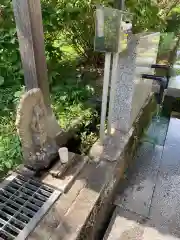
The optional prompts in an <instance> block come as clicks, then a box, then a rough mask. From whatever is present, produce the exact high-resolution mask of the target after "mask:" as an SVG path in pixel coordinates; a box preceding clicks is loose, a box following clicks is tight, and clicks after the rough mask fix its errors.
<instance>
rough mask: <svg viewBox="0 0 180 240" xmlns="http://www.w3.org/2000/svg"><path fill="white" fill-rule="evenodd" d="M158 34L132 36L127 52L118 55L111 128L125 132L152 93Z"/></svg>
mask: <svg viewBox="0 0 180 240" xmlns="http://www.w3.org/2000/svg"><path fill="white" fill-rule="evenodd" d="M159 37H160V34H159V33H152V34H147V35H146V34H145V35H141V34H138V35H133V36H132V37H131V40H130V41H129V43H128V49H127V51H124V52H122V53H120V54H119V62H118V70H117V71H118V73H117V78H116V82H115V94H114V97H113V98H114V99H113V101H112V106H110V108H112V116H111V119H112V122H111V128H112V129H116V130H121V131H123V132H128V131H129V129H130V128H131V127H132V125H133V123H134V121H135V119H136V117H137V116H138V114H139V112H140V109H141V108H142V106H143V105H144V103H145V101H146V99H147V98H148V96H149V95H150V93H151V90H152V80H147V79H142V77H141V76H142V74H152V73H153V71H154V70H153V69H151V65H152V64H155V63H156V57H157V51H158V44H159Z"/></svg>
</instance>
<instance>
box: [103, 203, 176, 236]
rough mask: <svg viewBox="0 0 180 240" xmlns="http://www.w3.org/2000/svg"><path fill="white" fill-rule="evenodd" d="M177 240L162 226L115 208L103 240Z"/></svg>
mask: <svg viewBox="0 0 180 240" xmlns="http://www.w3.org/2000/svg"><path fill="white" fill-rule="evenodd" d="M152 239H154V240H178V239H179V238H178V237H176V236H172V235H171V234H169V233H168V231H167V229H164V228H163V227H162V226H156V227H155V226H154V224H153V222H152V221H151V220H150V219H148V218H144V217H142V216H141V215H138V214H136V213H134V212H131V211H128V210H125V209H123V208H120V207H117V208H116V210H115V211H114V214H113V217H112V220H111V223H110V225H109V227H108V230H107V232H106V234H105V236H104V238H103V240H152Z"/></svg>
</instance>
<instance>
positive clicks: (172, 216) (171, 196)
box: [104, 117, 180, 240]
mask: <svg viewBox="0 0 180 240" xmlns="http://www.w3.org/2000/svg"><path fill="white" fill-rule="evenodd" d="M152 124H154V123H152ZM158 124H159V125H158V126H159V129H158V127H157V125H156V126H155V127H154V132H152V131H153V130H152V129H153V127H152V126H151V130H150V132H147V135H148V136H147V137H146V138H145V139H143V143H142V144H141V146H140V148H139V150H138V152H137V154H136V166H134V167H133V169H132V170H131V172H130V173H129V174H128V176H129V179H128V180H127V187H125V189H124V191H123V192H121V193H120V192H119V194H118V195H117V199H116V201H115V205H116V209H115V211H114V214H113V217H112V219H111V222H110V224H109V227H108V229H107V232H106V234H105V237H104V240H149V239H151V240H161V239H162V240H175V239H180V119H178V118H175V117H172V118H171V119H170V122H169V126H168V121H165V119H163V121H162V122H160V123H158ZM166 129H168V131H166ZM166 132H167V135H166ZM148 137H149V141H148ZM154 139H156V141H154ZM119 188H121V186H120V187H119Z"/></svg>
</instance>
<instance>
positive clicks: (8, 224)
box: [0, 175, 61, 240]
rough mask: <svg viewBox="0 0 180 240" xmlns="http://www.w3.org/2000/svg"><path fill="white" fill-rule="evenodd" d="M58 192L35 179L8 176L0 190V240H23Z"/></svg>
mask: <svg viewBox="0 0 180 240" xmlns="http://www.w3.org/2000/svg"><path fill="white" fill-rule="evenodd" d="M60 194H61V192H60V191H58V190H54V189H53V188H51V187H49V186H47V185H44V184H42V183H40V182H38V181H36V180H35V179H26V178H25V177H23V176H21V175H18V176H10V177H9V178H7V179H6V180H5V181H4V182H3V184H2V185H1V186H0V240H2V239H3V240H14V239H16V240H20V239H21V240H23V239H26V238H27V237H28V235H29V234H30V232H31V231H32V230H33V229H34V228H35V227H36V225H37V223H38V222H39V221H40V220H41V218H42V217H43V215H44V214H45V213H46V212H47V210H48V209H49V208H50V207H51V206H52V204H53V203H54V202H55V201H56V199H57V198H58V197H59V196H60Z"/></svg>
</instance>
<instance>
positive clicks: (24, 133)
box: [16, 88, 58, 171]
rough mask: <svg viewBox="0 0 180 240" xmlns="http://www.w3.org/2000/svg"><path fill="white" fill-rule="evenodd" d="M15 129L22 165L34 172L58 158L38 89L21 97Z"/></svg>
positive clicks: (41, 96)
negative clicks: (19, 144) (21, 155)
mask: <svg viewBox="0 0 180 240" xmlns="http://www.w3.org/2000/svg"><path fill="white" fill-rule="evenodd" d="M16 127H17V132H18V134H19V137H20V141H21V145H22V153H23V157H24V165H25V166H26V167H28V168H30V169H32V170H35V171H38V170H42V169H44V168H47V167H48V166H49V164H50V162H51V161H52V160H53V159H54V158H55V157H56V156H58V146H57V145H56V142H55V139H53V138H52V137H51V134H50V132H49V131H50V128H49V126H48V119H47V109H46V106H45V104H44V100H43V95H42V93H41V90H40V89H39V88H34V89H31V90H29V91H28V92H26V93H25V94H24V95H23V96H22V98H21V100H20V103H19V106H18V109H17V117H16Z"/></svg>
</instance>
